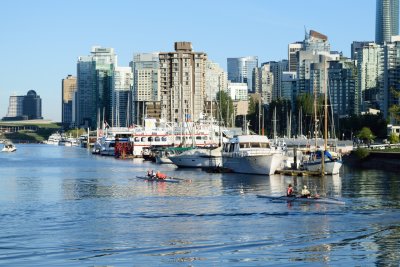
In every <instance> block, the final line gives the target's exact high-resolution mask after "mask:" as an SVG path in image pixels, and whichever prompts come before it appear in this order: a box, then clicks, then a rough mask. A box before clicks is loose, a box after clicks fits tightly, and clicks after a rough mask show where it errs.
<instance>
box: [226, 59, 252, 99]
mask: <svg viewBox="0 0 400 267" xmlns="http://www.w3.org/2000/svg"><path fill="white" fill-rule="evenodd" d="M227 63H228V80H229V81H231V82H234V83H246V84H247V88H248V91H249V92H255V91H256V88H255V84H254V83H253V72H254V69H255V68H257V67H258V57H256V56H249V57H238V58H228V59H227Z"/></svg>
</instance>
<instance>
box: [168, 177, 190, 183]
mask: <svg viewBox="0 0 400 267" xmlns="http://www.w3.org/2000/svg"><path fill="white" fill-rule="evenodd" d="M168 178H170V179H174V180H178V181H185V182H188V183H191V182H192V180H191V179H183V178H178V177H172V176H171V177H168Z"/></svg>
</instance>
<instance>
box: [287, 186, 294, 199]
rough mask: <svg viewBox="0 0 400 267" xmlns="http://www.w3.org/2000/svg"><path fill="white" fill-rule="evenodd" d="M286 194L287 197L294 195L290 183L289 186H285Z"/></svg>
mask: <svg viewBox="0 0 400 267" xmlns="http://www.w3.org/2000/svg"><path fill="white" fill-rule="evenodd" d="M286 196H287V197H294V196H295V194H294V191H293V187H292V184H289V186H288V188H287V191H286Z"/></svg>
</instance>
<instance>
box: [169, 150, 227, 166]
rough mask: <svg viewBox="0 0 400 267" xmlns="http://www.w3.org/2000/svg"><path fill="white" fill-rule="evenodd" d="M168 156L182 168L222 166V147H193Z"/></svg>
mask: <svg viewBox="0 0 400 267" xmlns="http://www.w3.org/2000/svg"><path fill="white" fill-rule="evenodd" d="M168 158H169V159H170V160H171V161H172V163H174V164H175V165H176V166H178V167H183V168H203V167H218V166H220V167H222V148H221V147H217V148H193V149H190V150H187V151H185V152H182V153H180V154H177V155H172V156H169V157H168Z"/></svg>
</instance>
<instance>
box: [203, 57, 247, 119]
mask: <svg viewBox="0 0 400 267" xmlns="http://www.w3.org/2000/svg"><path fill="white" fill-rule="evenodd" d="M205 80H206V110H205V113H206V114H207V115H208V117H210V116H213V117H214V118H217V117H218V115H217V114H218V106H217V104H216V103H215V101H216V97H217V94H218V93H219V92H222V91H223V92H226V91H227V86H228V75H227V73H226V72H225V71H224V69H223V68H221V66H220V65H219V64H218V63H214V62H212V61H210V60H207V62H206V76H205ZM246 86H247V85H246Z"/></svg>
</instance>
